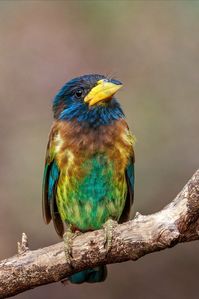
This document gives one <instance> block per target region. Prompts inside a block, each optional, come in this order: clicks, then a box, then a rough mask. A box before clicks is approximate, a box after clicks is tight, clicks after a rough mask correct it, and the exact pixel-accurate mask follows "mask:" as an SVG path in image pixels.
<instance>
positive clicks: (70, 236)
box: [63, 227, 82, 264]
mask: <svg viewBox="0 0 199 299" xmlns="http://www.w3.org/2000/svg"><path fill="white" fill-rule="evenodd" d="M81 234H82V233H81V232H80V231H76V232H75V233H73V232H72V231H71V227H68V228H67V230H66V232H65V233H64V235H63V240H64V252H65V256H66V262H67V263H68V264H70V263H71V261H72V259H73V256H72V245H73V240H74V239H75V238H76V237H77V236H79V235H81Z"/></svg>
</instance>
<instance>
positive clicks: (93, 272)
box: [68, 266, 107, 284]
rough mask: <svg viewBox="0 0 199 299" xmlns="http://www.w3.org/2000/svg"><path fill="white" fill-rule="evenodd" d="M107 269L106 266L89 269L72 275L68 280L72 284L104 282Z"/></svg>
mask: <svg viewBox="0 0 199 299" xmlns="http://www.w3.org/2000/svg"><path fill="white" fill-rule="evenodd" d="M106 276H107V268H106V266H100V267H96V268H93V269H87V270H84V271H81V272H78V273H75V274H73V275H71V276H70V277H69V278H68V280H69V281H70V282H71V283H77V284H79V283H83V282H89V283H94V282H102V281H104V280H105V279H106Z"/></svg>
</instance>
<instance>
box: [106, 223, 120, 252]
mask: <svg viewBox="0 0 199 299" xmlns="http://www.w3.org/2000/svg"><path fill="white" fill-rule="evenodd" d="M117 224H118V223H117V221H114V220H112V219H109V220H107V221H106V222H105V223H104V225H103V228H104V233H105V242H104V244H105V248H106V252H107V253H108V252H109V251H110V250H111V246H112V240H113V234H114V228H115V227H116V226H117Z"/></svg>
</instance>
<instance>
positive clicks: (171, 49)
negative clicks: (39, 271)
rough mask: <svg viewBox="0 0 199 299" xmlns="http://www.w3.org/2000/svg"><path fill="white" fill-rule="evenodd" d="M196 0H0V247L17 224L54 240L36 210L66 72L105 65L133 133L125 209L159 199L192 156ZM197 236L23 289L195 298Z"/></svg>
mask: <svg viewBox="0 0 199 299" xmlns="http://www.w3.org/2000/svg"><path fill="white" fill-rule="evenodd" d="M198 32H199V2H198V1H113V0H112V1H83V0H81V1H30V0H29V1H0V140H1V144H0V203H1V207H0V258H1V259H3V258H6V257H9V256H11V255H13V254H15V252H16V243H17V241H18V240H19V239H20V238H21V233H22V232H26V233H27V235H28V236H29V243H30V247H31V248H32V249H36V248H39V247H43V246H47V245H50V244H53V243H56V242H58V241H59V239H58V237H57V236H56V233H55V232H54V229H53V227H52V225H49V226H46V225H45V224H44V223H43V220H42V216H41V182H42V173H43V165H44V156H45V149H46V143H47V139H48V133H49V129H50V126H51V122H52V113H51V103H52V99H53V96H54V94H55V93H56V92H57V91H58V89H59V88H60V87H61V86H62V85H63V84H64V83H65V82H66V81H67V80H69V79H71V78H72V77H75V76H78V75H81V74H86V73H102V74H107V75H111V76H115V77H116V78H118V79H120V80H121V81H122V82H123V83H124V88H123V90H122V91H121V92H120V94H119V97H120V99H121V102H122V105H123V108H124V110H125V113H126V115H127V120H128V123H129V125H130V127H131V129H132V131H133V132H134V134H135V135H136V137H137V144H136V192H135V205H134V212H135V211H139V212H141V213H144V214H149V213H152V212H155V211H158V210H159V209H161V208H162V207H164V206H165V205H166V204H167V203H169V202H170V201H171V200H172V199H173V198H174V197H175V195H176V194H177V193H178V192H179V191H180V190H181V188H182V187H183V185H184V184H185V183H186V181H187V180H188V179H189V178H190V176H191V175H192V174H193V173H194V171H195V170H196V169H197V168H198V165H199V163H198V162H199V155H198V154H199V141H198V129H199V128H198V125H199V120H198V109H199V98H198V97H199V34H198ZM198 252H199V243H198V242H192V243H188V244H182V245H178V246H176V247H175V248H172V249H169V250H165V251H162V252H159V253H155V254H150V255H147V256H145V257H143V258H142V259H140V260H138V261H137V262H126V263H122V264H115V265H111V266H109V277H108V279H107V281H106V282H104V283H102V284H98V285H88V284H85V285H82V286H74V285H68V286H66V287H63V286H62V285H61V283H56V284H51V285H47V286H44V287H39V288H36V289H34V290H31V291H28V292H26V293H23V294H20V295H18V296H17V298H18V299H26V298H30V299H31V298H34V299H35V298H38V299H40V298H45V297H46V298H49V299H51V298H55V297H56V298H57V299H61V298H68V299H74V298H79V299H88V298H93V297H94V298H96V299H98V298H104V299H106V298H111V299H112V298H114V299H121V298H136V299H145V298H147V299H150V298H152V299H156V298H160V297H161V298H162V299H167V298H170V299H172V298H175V299H178V298H180V299H185V298H192V299H196V298H198V275H199V255H198Z"/></svg>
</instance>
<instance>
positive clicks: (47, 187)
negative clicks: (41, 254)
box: [42, 144, 64, 237]
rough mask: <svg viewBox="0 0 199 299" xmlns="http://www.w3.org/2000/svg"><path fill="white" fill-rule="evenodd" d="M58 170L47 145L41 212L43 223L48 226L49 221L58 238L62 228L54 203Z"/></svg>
mask: <svg viewBox="0 0 199 299" xmlns="http://www.w3.org/2000/svg"><path fill="white" fill-rule="evenodd" d="M59 172H60V171H59V168H58V166H57V163H56V161H55V159H54V157H53V155H52V150H51V149H50V146H49V144H48V148H47V154H46V163H45V168H44V175H43V196H42V211H43V218H44V221H45V222H46V223H47V224H48V223H49V222H50V221H51V219H52V220H53V224H54V227H55V230H56V232H57V234H58V235H59V236H61V237H62V236H63V233H64V226H63V222H62V220H61V217H60V214H59V211H58V208H57V203H56V192H57V182H58V179H59Z"/></svg>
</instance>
